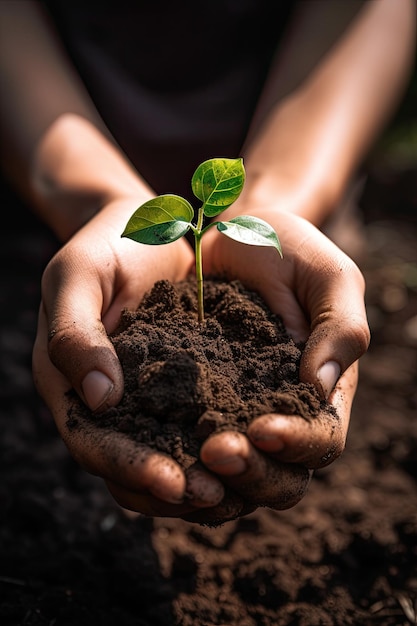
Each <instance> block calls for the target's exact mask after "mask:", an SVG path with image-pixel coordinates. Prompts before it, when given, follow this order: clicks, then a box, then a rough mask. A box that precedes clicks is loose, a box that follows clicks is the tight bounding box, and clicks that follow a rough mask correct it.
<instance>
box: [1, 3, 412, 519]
mask: <svg viewBox="0 0 417 626" xmlns="http://www.w3.org/2000/svg"><path fill="white" fill-rule="evenodd" d="M146 4H149V3H146ZM270 4H271V3H267V2H250V1H248V2H245V3H241V2H235V1H233V0H223V1H222V0H213V1H212V2H211V3H210V10H209V11H208V10H207V6H206V5H204V7H203V6H202V7H199V6H196V3H188V2H186V3H180V6H177V5H175V6H174V5H173V4H172V3H169V2H165V1H164V0H160V1H158V2H154V3H152V6H146V7H145V3H129V4H126V3H125V2H124V1H122V0H118V2H117V3H116V2H111V1H109V2H106V3H102V4H101V5H100V8H99V9H98V8H97V5H95V6H93V3H80V2H76V1H75V2H72V3H65V2H60V1H57V2H39V1H36V0H20V1H19V2H14V1H13V0H11V1H10V0H3V2H1V3H0V81H1V83H0V94H1V95H0V133H1V161H2V168H3V171H4V172H5V175H6V176H7V177H8V179H9V180H10V181H11V182H12V184H13V185H14V186H15V187H16V189H17V190H18V191H19V193H20V194H21V195H22V197H23V198H25V199H26V200H27V202H28V204H29V205H30V206H31V207H32V208H33V210H34V211H35V212H36V214H37V215H38V216H39V217H40V218H41V219H42V220H43V221H44V222H45V223H46V224H47V225H48V226H49V227H50V228H51V230H52V231H53V232H54V233H55V235H56V237H57V238H58V240H59V241H60V242H61V243H62V246H61V247H60V248H59V250H58V251H57V253H56V254H55V255H54V256H53V258H52V259H51V260H50V262H49V263H48V265H47V267H46V268H45V271H44V274H43V277H42V302H41V306H40V311H39V322H38V330H37V336H36V340H35V345H34V349H33V373H34V379H35V383H36V386H37V388H38V390H39V393H40V394H41V396H42V397H43V399H44V401H45V403H46V404H47V405H48V407H49V408H50V410H51V413H52V415H53V417H54V419H55V421H56V424H57V428H58V430H59V432H60V434H61V436H62V438H63V440H64V441H65V443H66V444H67V446H68V448H69V451H70V453H71V454H72V455H73V457H74V458H75V459H76V460H77V461H78V462H79V463H80V464H81V465H82V466H83V467H84V468H85V469H86V470H87V471H89V472H91V473H93V474H96V475H98V476H101V477H102V478H103V480H104V481H105V482H106V485H107V487H108V489H109V490H110V492H111V493H112V495H113V497H114V498H115V500H116V501H117V502H118V503H119V504H120V505H121V506H122V507H124V508H126V509H129V510H133V511H136V512H139V513H144V514H147V515H170V516H176V517H183V516H184V517H185V516H187V515H188V514H189V513H190V512H193V511H196V510H199V509H201V508H206V509H209V510H211V511H214V512H215V511H216V508H217V507H218V506H219V505H220V502H221V499H222V497H223V493H224V487H225V486H229V487H231V488H232V489H234V490H235V491H236V492H238V493H239V494H240V495H241V496H242V497H243V498H244V497H245V494H247V493H248V492H249V491H251V490H252V491H253V489H252V488H253V485H254V484H258V485H262V490H263V491H264V493H265V492H266V491H268V492H269V493H270V494H273V495H274V498H275V501H276V503H277V504H276V508H277V509H283V508H286V507H289V506H292V505H294V504H295V503H296V502H298V501H299V500H300V499H301V498H302V497H303V496H304V495H305V493H306V491H307V488H308V484H309V480H310V478H311V474H312V472H313V471H314V470H315V469H318V468H321V467H323V466H325V465H328V464H330V463H331V462H333V461H334V460H335V459H336V458H338V457H339V455H340V454H341V453H342V451H343V449H344V447H345V444H346V437H347V432H348V425H349V419H350V413H351V406H352V402H353V399H354V395H355V390H356V385H357V380H358V359H359V358H360V357H361V355H362V354H363V353H364V352H365V351H366V350H367V347H368V343H369V338H370V332H369V327H368V323H367V318H366V310H365V305H364V279H363V276H362V274H361V272H360V270H359V268H358V266H357V265H356V263H355V262H354V261H353V260H352V259H351V258H350V257H349V256H348V255H347V254H346V253H344V252H343V251H342V250H341V249H340V248H339V247H338V246H337V245H336V244H335V243H334V242H332V241H331V240H330V239H329V238H328V237H327V236H326V235H325V234H324V233H323V232H322V231H323V230H324V228H325V225H326V222H327V221H328V219H329V218H331V216H332V214H334V212H335V211H336V210H337V207H338V206H340V204H341V201H342V199H343V197H344V195H345V193H346V191H347V189H348V188H349V185H350V184H351V182H352V180H354V177H355V174H356V173H357V171H358V168H359V167H360V165H361V163H362V161H363V159H364V157H365V155H366V154H367V153H368V151H369V150H370V148H371V147H372V145H373V143H374V142H375V140H376V138H377V137H378V136H379V134H380V133H381V132H382V130H383V128H384V127H385V125H386V124H387V123H388V121H389V119H390V116H391V115H392V114H393V112H394V111H395V109H396V107H397V106H398V103H399V102H400V100H401V97H402V94H403V92H404V90H405V87H406V85H407V81H408V79H409V76H410V73H411V69H412V63H413V55H414V45H415V23H416V19H415V18H416V16H415V2H414V1H413V0H378V1H370V2H358V1H354V2H352V1H351V0H349V1H348V2H346V1H345V0H338V2H336V3H335V2H331V1H330V2H329V1H327V0H318V1H317V2H303V1H301V2H295V3H272V5H273V6H272V7H271V6H269V5H270ZM197 5H198V3H197ZM275 5H279V6H275ZM216 156H227V157H235V156H243V158H244V162H245V167H246V173H247V178H246V183H245V187H244V190H243V192H242V194H241V196H240V197H239V199H238V200H237V201H236V203H235V204H234V205H232V207H230V208H229V209H228V210H227V211H226V212H225V214H224V215H222V216H221V218H222V219H223V218H225V219H227V218H230V217H232V216H234V215H244V214H250V215H255V216H257V217H260V218H262V219H264V220H266V221H267V222H269V223H270V224H271V225H272V226H273V227H274V228H275V229H276V231H277V232H278V234H279V237H280V240H281V243H282V247H283V252H284V259H283V260H282V261H279V262H278V260H277V258H276V257H275V256H274V255H271V254H270V253H269V252H268V251H267V250H265V249H260V248H255V247H254V248H252V247H248V248H245V253H244V254H242V249H241V245H240V244H238V243H236V242H233V241H231V240H230V239H228V238H226V237H222V236H221V235H220V234H219V233H218V232H217V231H216V230H215V229H210V231H209V232H208V233H207V235H206V237H205V241H204V242H203V246H204V264H205V265H204V270H205V272H207V273H209V274H220V273H222V274H223V273H226V274H227V276H229V277H230V278H237V279H240V280H241V281H242V282H243V283H244V284H245V285H246V286H247V287H249V288H254V289H256V290H257V291H258V292H259V293H260V294H261V295H262V296H263V297H264V299H265V300H266V302H267V304H268V305H269V306H270V308H271V309H272V311H274V312H277V313H279V314H280V315H281V316H282V318H283V320H284V323H285V324H286V326H287V328H288V330H289V332H290V333H291V335H292V336H293V338H294V339H295V340H296V341H305V342H306V348H305V352H304V354H303V357H302V360H301V364H300V377H301V379H302V380H304V381H306V382H310V383H313V384H314V385H316V387H317V388H318V389H319V391H320V393H321V394H322V396H323V397H324V398H327V399H328V400H329V401H330V402H331V404H332V405H333V406H334V407H335V409H336V410H337V412H338V415H339V419H338V420H337V421H334V420H331V421H329V419H326V417H325V416H324V415H323V416H322V418H321V419H317V420H313V421H312V422H311V423H309V422H307V421H305V420H303V419H301V418H298V417H297V416H291V417H288V416H286V415H263V416H260V417H259V418H257V419H255V420H254V421H253V423H252V424H251V426H250V428H249V429H248V432H247V434H246V435H243V434H239V435H233V434H232V433H230V432H223V433H221V434H217V435H215V436H212V437H210V438H209V439H207V440H206V441H205V442H204V444H203V445H202V448H201V461H202V466H201V469H200V470H198V471H194V472H192V473H189V474H188V473H187V472H185V473H184V472H182V471H181V470H180V468H179V467H178V466H177V464H176V463H175V461H174V460H173V459H170V458H168V457H165V456H162V455H160V454H158V453H157V452H155V451H153V450H149V449H142V448H141V449H140V450H139V449H137V448H136V447H135V445H134V443H133V442H131V441H129V440H127V439H125V438H123V437H120V438H117V437H116V435H115V436H114V437H113V440H112V441H110V438H109V435H108V434H104V433H103V432H101V431H99V432H97V431H94V429H93V428H92V429H91V431H90V430H87V429H86V430H83V431H82V432H78V431H77V432H75V431H73V432H70V431H69V430H68V428H67V426H66V419H67V416H66V411H67V401H66V393H67V391H68V390H69V389H71V388H73V389H75V390H76V392H77V393H78V394H79V396H80V398H81V399H82V400H83V402H85V403H86V405H87V406H88V407H89V408H90V409H91V410H92V411H94V412H97V413H99V412H100V411H103V410H104V409H105V408H108V407H111V406H115V405H117V403H118V402H119V401H120V399H121V397H122V394H123V372H122V369H121V366H120V363H119V361H118V358H117V355H116V354H115V351H114V349H113V347H112V344H111V342H110V341H109V338H108V333H110V332H111V331H112V330H114V329H115V327H116V325H117V322H118V319H119V316H120V312H121V310H122V308H124V307H127V308H135V307H136V306H137V305H138V303H139V302H140V300H141V298H142V297H143V295H144V293H145V292H146V291H148V290H149V288H150V287H151V286H152V285H153V283H154V282H155V281H156V280H159V279H162V278H164V279H169V280H171V281H174V282H175V281H179V280H181V279H183V278H185V277H186V276H187V275H188V274H189V272H190V268H191V266H192V264H193V250H192V247H191V246H190V244H189V243H188V242H187V241H186V240H185V239H180V240H178V241H176V242H174V243H172V244H170V245H168V246H138V245H137V244H132V242H129V241H128V240H126V239H123V238H121V237H120V233H121V232H122V230H123V228H124V226H125V224H126V222H127V220H128V218H129V217H130V215H131V214H132V212H133V210H134V209H135V208H136V207H137V206H139V205H140V204H141V203H143V202H144V201H146V200H148V199H150V198H151V197H153V196H155V195H157V194H159V193H167V192H173V193H178V194H182V195H186V194H187V190H185V191H184V189H183V187H182V185H183V184H185V182H186V183H188V181H189V180H190V176H191V174H192V172H193V171H194V169H195V167H196V166H197V165H198V164H199V163H200V162H201V161H203V160H205V159H207V158H211V157H216ZM130 453H132V455H130ZM128 458H130V461H128V460H127V459H128ZM132 459H133V460H132ZM300 465H301V466H303V467H304V468H305V472H302V473H300V472H299V471H298V469H297V471H295V469H294V468H299V467H300ZM271 472H272V474H271ZM267 475H268V476H269V479H268V480H269V482H266V476H267ZM271 476H272V478H271Z"/></svg>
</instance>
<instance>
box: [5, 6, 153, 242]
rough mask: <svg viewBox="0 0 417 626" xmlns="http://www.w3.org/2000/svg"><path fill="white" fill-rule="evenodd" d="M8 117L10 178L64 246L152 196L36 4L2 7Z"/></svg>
mask: <svg viewBox="0 0 417 626" xmlns="http://www.w3.org/2000/svg"><path fill="white" fill-rule="evenodd" d="M0 120H1V121H0V140H1V141H0V145H1V162H2V167H3V169H4V171H5V173H6V175H7V176H8V177H9V179H10V180H11V181H12V183H13V184H14V185H15V186H16V188H17V189H18V190H19V191H20V192H21V194H22V195H24V196H25V197H26V198H27V199H28V200H29V202H30V203H31V205H32V206H33V207H34V209H35V210H37V211H38V213H39V215H40V216H41V218H42V219H43V220H44V221H45V222H46V223H47V224H48V225H49V226H50V227H51V228H52V230H54V231H55V233H56V234H57V235H58V237H59V238H60V239H61V240H62V241H66V240H67V239H68V238H69V237H70V236H71V235H72V234H73V233H74V232H75V231H76V230H78V228H80V226H81V225H82V224H84V223H85V222H86V221H87V220H88V219H89V218H90V217H91V216H92V215H93V214H94V213H95V212H97V211H98V210H99V209H100V207H101V206H103V204H104V203H106V202H108V201H110V200H112V199H113V198H114V197H116V196H126V195H129V194H133V195H135V196H136V197H137V198H138V202H140V201H143V200H145V199H147V198H148V197H149V195H151V193H152V192H151V190H150V189H149V188H148V187H147V185H146V184H145V183H144V182H143V181H142V180H141V179H140V178H139V176H138V175H137V173H136V172H135V171H134V169H133V168H132V167H131V165H130V164H129V163H128V161H127V160H126V158H125V157H124V156H123V154H122V153H121V152H120V150H118V148H117V146H116V144H115V142H114V141H113V139H112V138H111V136H110V134H109V133H108V131H107V129H106V127H105V126H104V124H103V122H102V120H101V118H100V116H99V114H98V113H97V110H96V109H95V107H94V105H93V103H92V102H91V100H90V98H89V96H88V93H87V92H86V90H85V88H84V86H83V84H82V82H81V81H80V79H79V77H78V75H77V74H76V72H75V71H74V68H73V67H72V65H71V64H70V62H69V61H68V59H67V58H66V56H65V54H64V53H63V51H62V49H61V47H60V45H59V44H58V42H57V40H56V39H55V36H54V32H53V29H52V28H50V25H49V24H48V20H47V16H46V15H44V14H43V12H42V7H41V6H40V5H39V3H37V2H32V1H31V0H21V1H20V2H14V1H13V0H12V1H8V0H4V1H3V2H1V3H0Z"/></svg>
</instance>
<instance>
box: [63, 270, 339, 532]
mask: <svg viewBox="0 0 417 626" xmlns="http://www.w3.org/2000/svg"><path fill="white" fill-rule="evenodd" d="M204 307H205V319H204V321H203V322H201V323H200V322H199V321H198V312H197V285H196V281H195V279H193V278H190V279H189V280H186V281H183V282H180V283H176V284H175V285H174V284H172V283H170V282H169V281H166V280H163V281H159V282H157V283H156V284H155V285H154V287H153V289H152V290H151V291H150V292H149V293H148V294H147V295H146V296H145V297H144V299H143V300H142V302H141V304H140V306H139V308H138V310H137V311H133V312H130V311H124V312H123V314H122V318H121V322H120V325H119V328H118V329H117V330H116V332H115V333H114V334H113V335H112V342H113V344H114V346H115V349H116V352H117V353H118V355H119V358H120V361H121V364H122V367H123V371H124V374H125V394H124V396H123V399H122V401H121V402H120V404H119V405H118V406H117V407H113V408H111V409H109V410H107V411H106V412H104V413H100V414H98V415H94V414H92V413H91V412H89V411H87V410H86V407H85V405H83V404H82V403H81V402H80V401H79V399H78V398H77V397H76V396H74V394H73V398H72V406H71V409H70V412H69V420H68V426H69V428H70V429H75V428H82V427H83V424H84V420H94V423H95V424H96V426H98V427H99V428H106V429H108V430H117V431H119V432H123V433H124V434H126V435H128V436H129V437H131V438H132V439H133V440H134V441H136V442H137V443H140V444H146V445H147V446H149V447H151V448H153V449H155V450H158V451H160V452H163V453H166V454H169V455H170V456H171V457H173V458H174V459H175V460H176V461H177V463H178V464H179V465H180V466H181V467H183V468H184V469H187V468H189V467H190V466H192V465H194V464H198V458H199V450H200V447H201V445H202V443H203V441H204V440H205V439H206V438H207V437H208V436H209V435H211V434H212V433H214V432H221V431H223V430H232V431H233V430H234V431H239V432H243V433H244V432H246V430H247V427H248V425H249V423H250V422H251V420H252V419H253V418H254V417H257V416H259V415H263V414H266V413H273V412H282V413H286V414H288V415H294V414H297V415H300V416H301V417H303V418H304V419H306V420H311V419H314V418H315V417H317V415H318V413H319V411H323V412H328V413H329V417H330V416H331V417H333V418H334V419H337V415H336V414H335V412H334V411H333V409H332V407H331V406H330V405H329V404H327V403H326V402H324V401H321V399H320V397H319V394H318V392H317V390H316V389H315V387H314V386H313V385H308V384H306V383H301V382H300V380H299V375H298V371H299V362H300V357H301V353H302V346H301V345H300V346H297V345H295V343H294V341H293V340H292V339H291V337H290V336H289V335H288V333H287V331H286V330H285V327H284V325H283V323H282V321H281V319H280V317H279V316H278V315H274V314H272V313H271V311H270V310H269V309H268V308H267V306H266V305H265V303H264V302H263V300H262V299H261V298H260V297H259V296H258V295H257V294H256V293H254V292H251V291H248V290H246V289H245V288H244V287H243V285H242V284H241V283H239V282H238V281H235V282H232V283H227V282H223V281H220V280H214V279H211V280H206V281H205V288H204ZM266 480H267V477H266ZM229 491H230V490H229ZM228 498H230V499H231V502H232V503H233V506H232V507H230V506H228V505H227V499H228ZM254 498H256V494H254ZM262 504H265V503H262V502H259V501H258V500H253V499H246V500H245V502H243V501H242V500H241V498H240V497H239V496H238V495H237V494H236V493H233V494H232V493H228V494H227V496H226V498H225V500H224V501H223V502H222V510H224V514H223V517H221V518H214V517H213V516H212V514H211V513H210V512H206V513H205V512H204V510H201V511H200V512H199V514H197V515H192V516H189V517H187V519H188V520H189V521H191V520H193V521H194V520H195V521H197V520H198V521H199V522H200V523H207V524H210V525H212V526H214V525H218V524H220V523H223V522H225V521H227V520H228V519H232V518H234V517H237V516H239V515H242V514H246V512H247V511H248V510H249V511H252V510H253V509H254V508H256V506H259V505H262ZM269 504H270V505H271V503H269Z"/></svg>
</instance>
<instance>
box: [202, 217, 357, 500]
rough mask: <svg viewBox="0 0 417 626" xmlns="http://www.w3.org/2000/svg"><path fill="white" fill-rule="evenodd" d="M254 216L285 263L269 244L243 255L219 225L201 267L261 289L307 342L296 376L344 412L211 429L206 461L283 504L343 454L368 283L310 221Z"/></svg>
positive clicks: (244, 488)
mask: <svg viewBox="0 0 417 626" xmlns="http://www.w3.org/2000/svg"><path fill="white" fill-rule="evenodd" d="M249 212H251V214H253V215H256V216H258V217H261V218H262V219H264V220H266V221H267V222H269V223H270V224H271V225H272V226H273V227H274V228H275V229H276V231H277V233H278V236H279V238H280V240H281V243H282V248H283V255H284V259H283V260H281V259H280V258H279V256H278V254H277V253H276V251H275V250H273V249H272V248H258V247H252V246H245V249H244V253H243V252H242V244H240V243H237V242H234V241H231V240H230V239H228V238H227V237H225V236H224V235H222V234H220V233H219V232H218V231H217V230H215V229H214V228H213V229H212V230H211V231H209V232H208V233H207V234H206V240H205V246H206V247H205V250H204V256H203V258H204V259H205V267H204V271H205V273H206V274H207V273H209V274H219V275H224V274H226V276H227V277H228V278H230V279H233V278H237V279H239V280H241V281H242V282H243V283H244V284H245V286H247V287H248V288H251V289H254V290H256V291H258V292H259V293H260V294H261V295H262V296H263V298H264V299H265V301H266V302H267V304H268V305H269V307H270V308H271V310H272V311H274V312H276V313H279V314H280V315H281V316H282V318H283V320H284V323H285V325H286V327H287V329H288V331H289V333H290V334H291V335H292V337H293V338H294V340H295V341H297V342H298V341H306V348H305V352H304V354H303V357H302V360H301V365H300V378H301V380H303V381H306V382H310V383H312V384H314V385H315V386H316V387H317V389H318V390H319V392H320V394H321V395H322V396H323V397H326V398H327V399H328V400H329V401H330V402H331V404H332V405H333V406H334V407H335V409H336V410H337V414H338V418H337V419H336V418H333V417H330V416H328V415H327V414H322V415H320V416H319V418H315V419H313V420H311V421H306V420H304V419H302V418H301V417H298V416H287V415H281V414H276V415H263V416H260V417H259V418H257V419H255V420H254V421H253V422H252V424H251V425H250V427H249V429H248V432H247V436H244V435H241V434H236V433H230V432H229V433H221V434H217V435H212V436H211V437H210V438H209V439H208V440H207V441H206V442H205V443H204V444H203V446H202V449H201V460H202V462H203V463H204V464H205V466H206V467H207V468H208V469H209V470H210V471H211V472H213V473H215V474H217V475H218V476H219V477H221V479H222V480H223V481H224V483H225V485H227V486H229V487H230V488H232V489H233V491H235V492H237V494H239V495H240V496H241V497H242V498H243V499H244V500H246V501H248V500H250V501H252V502H255V505H256V504H257V505H266V506H270V507H272V508H276V509H285V508H289V507H291V506H293V505H294V504H296V503H297V502H298V501H299V500H300V499H301V498H302V497H303V496H304V494H305V492H306V490H307V487H308V484H309V480H310V477H311V473H312V472H311V471H312V470H314V469H317V468H320V467H323V466H325V465H328V464H330V463H332V462H333V461H334V460H335V459H336V458H338V456H339V455H340V454H341V453H342V451H343V450H344V447H345V442H346V435H347V430H348V425H349V419H350V411H351V405H352V401H353V397H354V394H355V390H356V385H357V377H358V364H357V359H358V358H359V357H360V356H361V355H362V354H363V353H364V352H365V351H366V349H367V347H368V343H369V328H368V324H367V320H366V313H365V306H364V280H363V277H362V274H361V272H360V271H359V269H358V268H357V266H356V265H355V264H354V263H353V261H351V260H350V259H349V258H348V257H347V256H346V255H345V254H344V253H343V252H341V250H339V249H338V248H337V247H336V246H335V245H334V244H333V243H332V242H331V241H330V240H329V239H327V238H326V237H325V236H324V235H323V234H322V233H321V232H320V231H319V230H317V229H316V228H315V227H314V226H312V225H311V224H310V223H309V222H307V221H305V220H304V219H302V218H299V217H297V216H295V215H293V214H290V213H285V212H277V211H275V210H267V209H263V210H257V211H256V212H254V211H248V213H249ZM234 213H235V214H237V210H236V211H235V212H234ZM229 217H230V216H229ZM221 219H223V216H221ZM224 219H228V217H227V216H226V217H225V218H224Z"/></svg>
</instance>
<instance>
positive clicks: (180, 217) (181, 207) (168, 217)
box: [122, 194, 194, 245]
mask: <svg viewBox="0 0 417 626" xmlns="http://www.w3.org/2000/svg"><path fill="white" fill-rule="evenodd" d="M193 215H194V211H193V208H192V206H191V204H190V203H189V202H188V201H187V200H185V199H184V198H181V196H175V195H172V194H166V195H162V196H158V197H157V198H152V199H151V200H148V202H145V203H144V204H142V205H141V206H140V207H139V208H138V209H136V211H135V212H134V213H133V215H132V216H131V218H130V219H129V221H128V223H127V224H126V227H125V229H124V231H123V233H122V237H128V238H129V239H133V240H134V241H137V242H139V243H146V244H153V245H160V244H165V243H171V242H172V241H175V240H176V239H179V238H180V237H183V236H184V235H185V234H186V232H187V231H188V230H189V228H190V227H191V220H192V218H193Z"/></svg>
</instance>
